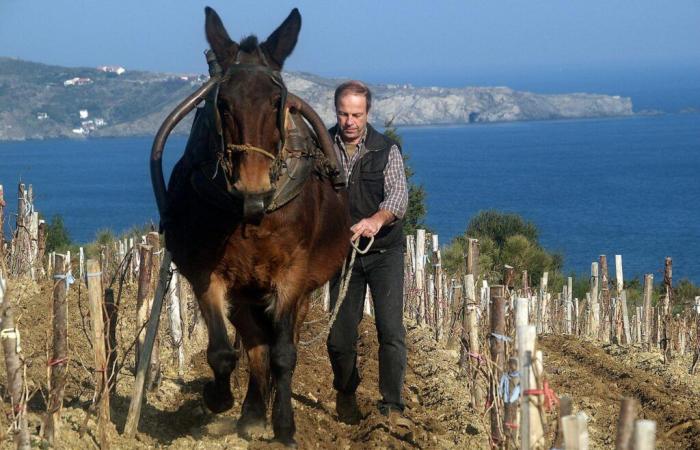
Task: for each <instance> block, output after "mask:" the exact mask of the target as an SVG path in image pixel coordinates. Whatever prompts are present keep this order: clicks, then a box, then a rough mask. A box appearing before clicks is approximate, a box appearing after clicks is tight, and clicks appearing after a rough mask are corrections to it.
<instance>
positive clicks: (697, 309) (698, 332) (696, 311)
mask: <svg viewBox="0 0 700 450" xmlns="http://www.w3.org/2000/svg"><path fill="white" fill-rule="evenodd" d="M693 315H694V316H695V351H694V354H693V364H692V365H691V366H690V374H691V375H695V370H696V369H697V366H698V362H699V361H700V296H697V297H695V303H694V304H693Z"/></svg>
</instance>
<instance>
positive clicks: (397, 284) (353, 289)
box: [327, 81, 408, 423]
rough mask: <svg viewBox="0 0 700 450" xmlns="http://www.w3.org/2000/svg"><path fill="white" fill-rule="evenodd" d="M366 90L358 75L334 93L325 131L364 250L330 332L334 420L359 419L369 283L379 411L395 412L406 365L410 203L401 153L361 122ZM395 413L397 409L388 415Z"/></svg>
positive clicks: (335, 284) (367, 103)
mask: <svg viewBox="0 0 700 450" xmlns="http://www.w3.org/2000/svg"><path fill="white" fill-rule="evenodd" d="M371 104H372V94H371V92H370V90H369V89H368V88H367V86H366V85H365V84H364V83H362V82H360V81H348V82H346V83H343V84H341V85H340V86H338V88H337V89H336V91H335V109H336V117H337V121H338V123H337V124H336V126H334V127H333V128H331V129H330V130H329V131H330V133H331V136H332V137H333V140H334V144H335V150H336V153H337V154H338V155H339V156H340V160H341V161H342V165H343V168H344V169H345V173H346V175H347V178H348V193H349V200H350V201H349V204H350V215H351V218H352V221H353V223H354V225H353V226H352V227H351V230H352V232H353V233H354V235H353V239H356V238H360V242H359V247H360V248H362V249H364V248H366V246H367V245H368V243H369V238H370V237H372V236H373V237H374V243H373V244H372V246H371V248H370V250H369V252H368V253H367V254H364V255H361V254H359V253H358V254H357V256H356V259H355V264H354V266H353V267H352V275H351V278H350V281H349V285H348V290H347V295H346V297H345V299H344V300H343V303H342V305H341V307H340V309H339V311H338V316H337V318H336V321H335V323H334V324H333V327H332V328H331V331H330V334H329V336H328V343H327V345H328V354H329V356H330V360H331V366H332V367H333V374H334V380H333V387H334V388H335V389H336V390H337V394H336V410H337V412H338V418H339V419H340V420H341V421H343V422H346V423H358V422H359V420H360V419H361V414H360V411H359V408H358V406H357V399H356V396H355V390H356V389H357V386H358V385H359V383H360V375H359V373H358V369H357V340H358V331H357V328H358V325H359V323H360V321H361V320H362V314H363V305H364V300H365V289H366V287H367V286H369V289H370V292H371V294H372V300H373V301H374V315H375V323H376V327H377V334H378V337H379V392H380V394H381V396H382V400H381V401H380V402H379V404H378V408H379V411H380V412H381V413H382V414H384V415H386V416H389V415H390V413H392V412H397V413H399V414H401V413H402V412H403V409H404V402H403V398H402V395H401V390H402V388H403V381H404V373H405V370H406V345H405V334H406V331H405V329H404V325H403V242H404V235H403V230H402V219H403V216H404V213H405V212H406V206H407V204H408V191H407V188H406V176H405V172H404V166H403V158H402V157H401V152H400V149H399V146H398V144H397V143H396V142H394V141H393V140H391V139H389V138H388V137H386V136H384V135H383V134H381V133H379V132H378V131H376V130H375V129H374V128H373V127H372V126H371V125H370V124H369V123H368V121H367V115H368V113H369V110H370V107H371ZM339 285H340V275H337V276H336V277H335V278H334V279H333V280H332V282H331V308H333V307H334V305H335V302H336V301H337V299H338V293H339V292H338V291H339ZM394 415H395V414H394Z"/></svg>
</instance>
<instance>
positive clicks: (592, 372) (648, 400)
mask: <svg viewBox="0 0 700 450" xmlns="http://www.w3.org/2000/svg"><path fill="white" fill-rule="evenodd" d="M539 345H540V347H541V348H542V349H543V351H544V353H545V368H546V371H547V373H548V377H549V378H550V380H551V382H552V385H553V386H554V388H555V390H556V391H557V393H558V394H559V395H564V394H565V395H569V396H571V397H572V398H573V400H574V405H575V406H576V409H578V410H582V411H584V412H585V413H586V414H587V415H588V416H589V417H590V418H591V421H590V423H589V432H590V435H591V439H592V443H593V445H594V446H595V447H596V448H606V447H609V446H611V445H613V444H614V439H615V432H616V428H617V417H618V414H619V405H620V400H621V398H622V397H625V396H629V397H635V398H637V399H638V400H639V401H640V404H641V410H640V418H646V419H651V420H655V421H656V422H657V447H658V448H679V449H683V448H700V427H698V425H696V424H695V423H693V424H692V425H690V426H687V427H686V428H685V429H683V430H679V431H676V432H673V433H672V434H671V435H667V433H668V432H669V431H670V430H671V429H672V428H673V427H674V426H676V425H679V424H684V423H688V422H691V421H692V420H694V419H697V418H698V417H699V416H700V397H699V396H698V392H697V391H693V390H691V389H690V386H689V384H687V383H685V382H684V381H682V380H679V379H678V377H675V378H674V377H670V376H664V375H663V373H664V372H663V371H661V374H659V373H654V372H653V371H650V370H648V369H646V370H643V369H640V368H638V367H636V364H635V362H632V361H627V360H626V359H625V357H624V356H623V355H622V354H619V352H614V351H613V350H614V348H613V347H612V346H608V347H607V348H603V347H601V346H599V345H596V344H593V343H590V342H586V341H581V340H579V339H578V338H574V337H569V336H545V337H543V338H541V339H540V341H539ZM612 353H618V354H612ZM646 361H647V362H648V359H647V360H646Z"/></svg>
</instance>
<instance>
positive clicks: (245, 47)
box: [238, 34, 258, 53]
mask: <svg viewBox="0 0 700 450" xmlns="http://www.w3.org/2000/svg"><path fill="white" fill-rule="evenodd" d="M257 48H258V37H257V36H256V35H254V34H251V35H250V36H248V37H245V38H243V40H241V44H240V45H239V47H238V50H239V51H243V52H246V53H253V52H254V51H255V50H257Z"/></svg>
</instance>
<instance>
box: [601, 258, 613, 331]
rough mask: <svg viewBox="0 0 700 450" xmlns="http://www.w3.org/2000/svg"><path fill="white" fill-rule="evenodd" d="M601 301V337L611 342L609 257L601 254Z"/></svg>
mask: <svg viewBox="0 0 700 450" xmlns="http://www.w3.org/2000/svg"><path fill="white" fill-rule="evenodd" d="M598 262H599V263H600V302H601V309H602V310H603V314H602V317H601V321H602V324H601V327H600V331H601V333H602V335H601V336H599V337H600V339H601V340H603V341H604V342H610V317H611V314H610V278H609V277H608V257H607V256H605V255H600V256H599V257H598Z"/></svg>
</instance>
